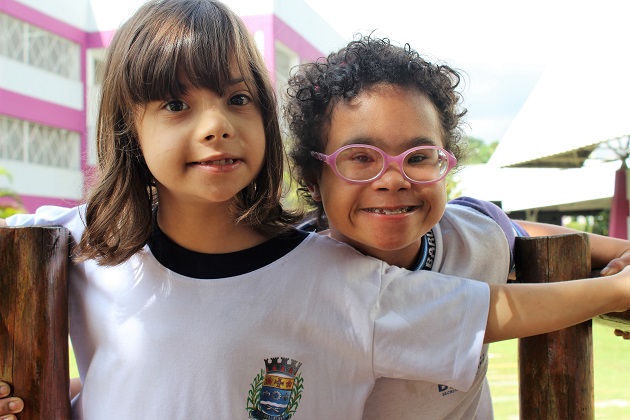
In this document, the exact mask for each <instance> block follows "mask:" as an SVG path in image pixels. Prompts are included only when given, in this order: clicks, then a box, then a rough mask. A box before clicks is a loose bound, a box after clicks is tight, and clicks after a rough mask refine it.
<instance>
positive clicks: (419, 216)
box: [314, 84, 446, 267]
mask: <svg viewBox="0 0 630 420" xmlns="http://www.w3.org/2000/svg"><path fill="white" fill-rule="evenodd" d="M441 133H442V131H441V125H440V120H439V117H438V113H437V110H436V109H435V106H434V105H433V103H432V102H431V101H430V100H429V98H427V97H426V96H425V95H424V94H422V93H421V92H419V91H417V90H413V89H406V88H401V87H399V86H394V85H387V84H383V85H377V86H375V87H373V88H370V89H368V90H364V91H363V92H361V93H360V94H359V95H358V96H357V97H356V98H354V99H352V100H351V101H350V102H344V101H342V102H339V103H338V104H337V105H336V106H335V108H334V110H333V112H332V115H331V123H330V127H329V132H328V143H327V144H326V148H325V150H324V153H325V154H327V155H330V154H332V153H333V152H335V151H336V150H337V149H339V148H340V147H342V146H344V145H347V144H353V143H360V144H371V145H374V146H377V147H379V148H381V149H382V150H383V151H385V152H386V153H388V154H390V155H393V156H396V155H398V154H400V153H402V152H404V151H406V150H408V149H410V148H412V147H415V146H423V145H433V146H438V147H443V143H442V134H441ZM322 167H323V169H322V174H321V177H320V179H319V182H318V185H317V188H315V190H314V198H315V199H318V198H319V199H321V201H322V204H323V206H324V209H325V211H326V215H327V217H328V223H329V226H330V236H332V237H333V238H335V239H338V240H340V241H343V242H346V243H349V244H350V245H352V246H354V247H355V248H357V249H359V250H361V251H362V252H364V253H366V254H368V255H372V256H375V257H377V258H380V259H382V260H385V261H387V262H388V263H390V264H395V265H399V266H407V267H410V266H411V265H412V264H413V263H414V261H415V259H416V256H417V254H418V251H419V249H420V244H421V238H422V236H423V235H424V234H425V233H427V232H428V231H429V229H431V227H433V226H434V225H436V224H437V223H438V221H439V220H440V218H441V217H442V215H443V213H444V208H445V206H446V181H445V180H441V181H438V182H437V183H434V184H429V185H418V184H412V183H410V182H409V181H407V180H406V179H405V178H404V177H403V175H402V174H401V173H400V172H399V169H398V167H397V166H396V165H395V164H393V163H392V164H391V165H390V166H389V167H388V169H387V171H386V172H385V174H384V175H383V176H382V177H381V178H379V179H378V180H376V181H374V182H372V183H368V184H350V183H348V182H346V181H344V180H343V179H341V178H339V177H337V175H335V173H334V172H333V170H332V168H331V167H330V166H329V165H326V164H324V165H323V166H322ZM318 192H319V197H318V194H317V193H318Z"/></svg>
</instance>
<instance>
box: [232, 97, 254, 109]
mask: <svg viewBox="0 0 630 420" xmlns="http://www.w3.org/2000/svg"><path fill="white" fill-rule="evenodd" d="M251 101H252V99H251V98H250V97H249V96H247V95H245V94H238V95H234V96H232V97H231V98H230V105H239V106H244V105H247V104H249V103H250V102H251Z"/></svg>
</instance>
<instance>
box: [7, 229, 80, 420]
mask: <svg viewBox="0 0 630 420" xmlns="http://www.w3.org/2000/svg"><path fill="white" fill-rule="evenodd" d="M68 243H69V235H68V231H67V230H66V229H65V228H57V227H24V228H0V379H2V380H4V381H6V382H9V383H10V384H11V385H12V390H13V395H15V396H18V397H20V398H22V399H23V400H24V405H25V408H24V411H23V412H22V413H21V414H20V415H19V416H18V417H19V418H20V419H68V418H70V401H69V398H68V391H69V371H68V310H67V306H68V303H67V286H66V269H67V262H68Z"/></svg>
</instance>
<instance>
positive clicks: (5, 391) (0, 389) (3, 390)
mask: <svg viewBox="0 0 630 420" xmlns="http://www.w3.org/2000/svg"><path fill="white" fill-rule="evenodd" d="M10 392H11V387H10V386H9V384H7V383H6V382H1V381H0V398H4V397H6V396H7V395H9V393H10Z"/></svg>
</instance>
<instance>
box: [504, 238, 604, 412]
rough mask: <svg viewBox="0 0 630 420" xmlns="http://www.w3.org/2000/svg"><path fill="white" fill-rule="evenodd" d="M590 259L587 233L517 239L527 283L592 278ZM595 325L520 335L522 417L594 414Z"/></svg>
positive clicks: (517, 255)
mask: <svg viewBox="0 0 630 420" xmlns="http://www.w3.org/2000/svg"><path fill="white" fill-rule="evenodd" d="M590 261H591V257H590V248H589V241H588V235H586V234H571V235H559V236H545V237H536V238H517V242H516V246H515V262H516V267H517V271H516V278H517V281H520V282H522V283H549V282H556V281H564V280H575V279H579V278H587V277H589V275H590V272H591V267H590V265H591V264H590ZM591 325H592V323H591V321H590V320H589V321H587V322H584V323H582V324H579V325H577V326H575V327H571V328H568V329H566V330H562V331H557V332H553V333H550V334H543V335H539V336H534V337H529V338H524V339H521V340H519V371H520V372H519V375H520V376H519V378H520V383H519V388H520V389H519V392H520V418H522V419H537V420H541V419H593V418H594V416H595V400H594V379H593V336H592V329H591Z"/></svg>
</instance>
